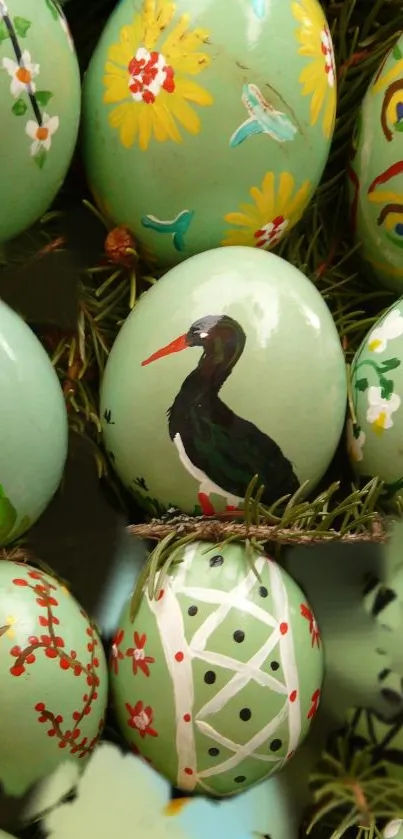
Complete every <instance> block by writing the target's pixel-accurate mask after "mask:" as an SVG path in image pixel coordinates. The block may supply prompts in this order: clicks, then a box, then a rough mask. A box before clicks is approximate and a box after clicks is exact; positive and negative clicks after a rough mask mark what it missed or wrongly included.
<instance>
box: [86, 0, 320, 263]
mask: <svg viewBox="0 0 403 839" xmlns="http://www.w3.org/2000/svg"><path fill="white" fill-rule="evenodd" d="M335 111H336V68H335V62H334V54H333V46H332V39H331V35H330V31H329V27H328V25H327V22H326V20H325V17H324V14H323V11H322V8H321V5H320V3H319V2H318V0H233V2H232V3H231V4H228V2H227V0H215V2H214V3H213V2H205V0H192V2H190V0H176V2H175V0H173V1H172V0H138V2H137V3H135V4H133V3H132V2H131V0H121V2H120V3H119V4H118V5H117V7H116V9H115V11H114V12H113V14H112V16H111V18H110V20H109V21H108V23H107V25H106V28H105V30H104V32H103V34H102V36H101V39H100V41H99V44H98V47H97V49H96V51H95V54H94V56H93V58H92V61H91V63H90V66H89V69H88V71H87V75H86V78H85V83H84V96H83V148H84V158H85V164H86V170H87V175H88V181H89V184H90V188H91V190H92V193H93V195H94V199H95V201H96V203H97V205H98V207H99V209H100V210H101V212H102V213H103V214H104V216H105V218H106V219H107V220H108V221H111V222H113V223H114V224H115V225H124V226H125V227H128V228H129V229H130V230H131V232H132V233H133V234H134V236H135V238H136V241H137V243H138V245H139V248H140V250H141V247H143V248H144V249H145V250H146V251H147V252H148V253H151V254H152V255H153V256H154V258H155V260H156V261H157V262H158V263H159V264H160V265H161V266H164V267H169V266H171V265H174V264H176V263H178V262H180V261H181V260H183V259H186V258H188V257H190V256H192V255H194V254H196V253H199V252H202V251H205V250H208V249H211V248H214V247H219V246H222V245H247V246H251V247H258V248H264V249H270V248H272V247H274V246H275V245H277V243H278V242H279V241H280V240H281V239H282V238H283V237H284V236H285V235H286V234H287V233H288V232H289V231H290V230H291V228H292V227H293V226H294V225H295V224H296V223H297V222H298V220H299V219H300V218H301V216H302V214H303V212H304V210H305V208H306V207H307V205H308V204H309V202H310V200H311V198H312V195H313V193H314V191H315V189H316V187H317V185H318V182H319V180H320V178H321V175H322V172H323V169H324V166H325V163H326V161H327V157H328V153H329V148H330V143H331V139H332V134H333V129H334V123H335Z"/></svg>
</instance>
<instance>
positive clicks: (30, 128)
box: [25, 119, 38, 140]
mask: <svg viewBox="0 0 403 839" xmlns="http://www.w3.org/2000/svg"><path fill="white" fill-rule="evenodd" d="M37 131H38V123H37V122H34V120H33V119H29V120H28V122H27V124H26V126H25V133H26V134H28V137H31V140H36V132H37Z"/></svg>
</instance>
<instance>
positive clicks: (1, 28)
mask: <svg viewBox="0 0 403 839" xmlns="http://www.w3.org/2000/svg"><path fill="white" fill-rule="evenodd" d="M9 37H10V36H9V34H8V29H7V26H6V24H5V23H4V20H1V21H0V43H1V42H2V41H7V38H9Z"/></svg>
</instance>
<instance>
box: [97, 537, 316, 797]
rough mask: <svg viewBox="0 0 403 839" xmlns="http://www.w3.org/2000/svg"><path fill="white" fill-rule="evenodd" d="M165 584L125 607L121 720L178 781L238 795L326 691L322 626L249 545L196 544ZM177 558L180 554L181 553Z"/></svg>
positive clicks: (114, 662) (116, 674)
mask: <svg viewBox="0 0 403 839" xmlns="http://www.w3.org/2000/svg"><path fill="white" fill-rule="evenodd" d="M177 559H178V563H175V565H174V566H172V570H171V571H170V576H169V578H165V580H164V581H162V580H159V583H160V586H162V587H161V588H160V590H159V593H158V594H157V596H156V597H151V598H150V597H149V593H148V590H145V591H144V593H143V598H142V600H141V604H140V608H139V611H138V613H137V615H136V617H135V620H134V623H132V622H131V620H130V602H129V603H128V604H127V605H126V606H125V608H124V609H123V612H122V615H121V618H120V621H119V625H118V629H117V632H116V636H115V639H114V642H113V645H112V654H111V666H110V671H111V689H112V697H113V703H114V708H115V712H116V717H117V721H118V724H119V726H120V728H121V730H122V733H123V734H124V736H125V737H126V739H127V740H128V742H129V743H130V745H131V746H132V748H133V749H138V751H139V752H140V754H141V755H143V756H144V757H145V758H147V759H148V760H150V761H151V763H152V765H153V766H154V768H155V769H156V770H157V771H159V772H161V774H162V775H164V776H165V777H166V778H168V780H169V781H170V782H171V783H172V784H173V785H175V786H176V787H178V788H179V789H182V790H188V791H193V790H198V791H200V792H204V793H207V794H213V795H218V796H222V795H231V794H233V793H236V792H241V791H242V790H244V789H246V788H247V787H250V786H252V785H253V784H256V783H257V782H258V781H260V780H262V779H263V778H265V777H268V776H269V775H271V774H272V773H274V772H276V771H278V770H279V769H281V768H282V767H283V766H284V765H285V764H286V762H287V761H288V760H289V759H290V758H291V756H292V755H293V753H294V752H295V750H296V749H297V748H298V746H299V744H300V743H301V741H302V740H303V739H304V737H305V735H306V734H307V732H308V729H309V726H310V723H311V720H312V718H313V717H314V715H315V713H316V711H317V708H318V704H319V699H320V691H321V685H322V678H323V653H322V648H321V642H320V635H319V630H318V627H317V624H316V621H315V618H314V615H313V613H312V611H311V609H310V606H309V605H308V603H307V602H306V599H305V596H304V594H303V593H302V591H301V589H300V588H299V587H298V586H297V584H296V583H295V582H294V581H293V579H292V578H291V577H290V576H289V575H288V574H287V573H286V572H285V571H283V570H282V569H281V568H280V566H278V565H277V564H275V563H274V562H272V561H271V560H269V559H268V557H266V556H257V555H256V556H254V557H252V558H251V557H249V560H252V562H253V565H251V562H250V561H248V556H247V553H246V550H245V548H244V547H243V546H242V545H235V544H230V545H227V546H225V547H224V548H218V547H217V546H214V545H212V544H205V543H200V542H197V543H194V544H192V545H189V546H188V547H187V548H186V549H184V550H182V553H181V554H180V553H179V554H178V556H177ZM180 560H181V561H180Z"/></svg>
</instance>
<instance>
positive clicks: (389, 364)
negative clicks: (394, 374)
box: [381, 358, 401, 373]
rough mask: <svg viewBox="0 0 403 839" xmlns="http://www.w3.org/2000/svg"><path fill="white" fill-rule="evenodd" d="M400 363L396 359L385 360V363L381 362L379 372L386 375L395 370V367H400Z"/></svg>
mask: <svg viewBox="0 0 403 839" xmlns="http://www.w3.org/2000/svg"><path fill="white" fill-rule="evenodd" d="M400 365H401V361H400V360H399V359H398V358H386V359H385V361H383V362H382V365H381V371H382V373H387V372H388V370H396V368H397V367H400Z"/></svg>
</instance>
